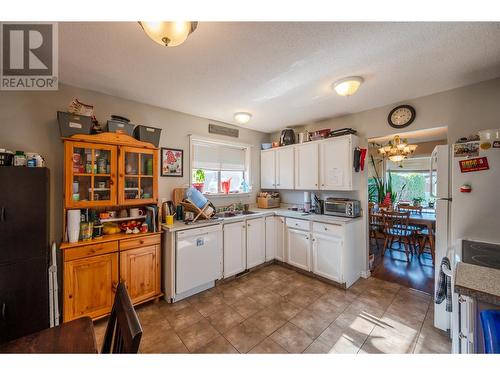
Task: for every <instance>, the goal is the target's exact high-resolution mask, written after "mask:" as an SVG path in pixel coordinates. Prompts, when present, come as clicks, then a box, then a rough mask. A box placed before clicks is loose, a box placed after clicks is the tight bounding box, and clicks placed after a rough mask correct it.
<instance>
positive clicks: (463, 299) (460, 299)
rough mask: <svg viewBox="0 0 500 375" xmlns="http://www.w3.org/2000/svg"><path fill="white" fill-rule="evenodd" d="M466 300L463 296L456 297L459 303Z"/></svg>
mask: <svg viewBox="0 0 500 375" xmlns="http://www.w3.org/2000/svg"><path fill="white" fill-rule="evenodd" d="M466 301H467V300H466V299H465V298H464V297H462V296H459V297H458V302H459V303H464V302H466Z"/></svg>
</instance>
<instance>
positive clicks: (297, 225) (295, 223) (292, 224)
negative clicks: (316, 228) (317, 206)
mask: <svg viewBox="0 0 500 375" xmlns="http://www.w3.org/2000/svg"><path fill="white" fill-rule="evenodd" d="M286 225H287V226H288V227H289V228H294V229H299V230H310V229H311V226H310V223H309V221H307V220H298V219H290V218H287V219H286Z"/></svg>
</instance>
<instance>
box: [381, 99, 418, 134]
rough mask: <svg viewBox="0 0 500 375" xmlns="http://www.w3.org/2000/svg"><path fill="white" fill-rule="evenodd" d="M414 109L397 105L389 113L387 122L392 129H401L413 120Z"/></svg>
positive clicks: (409, 106)
mask: <svg viewBox="0 0 500 375" xmlns="http://www.w3.org/2000/svg"><path fill="white" fill-rule="evenodd" d="M415 114H416V113H415V108H413V107H412V106H411V105H406V104H404V105H399V106H397V107H396V108H394V109H393V110H392V111H391V112H389V116H387V121H388V122H389V125H391V126H392V127H393V128H396V129H401V128H405V127H407V126H408V125H410V124H411V123H412V122H413V120H415Z"/></svg>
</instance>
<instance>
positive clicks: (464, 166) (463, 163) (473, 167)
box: [459, 156, 490, 173]
mask: <svg viewBox="0 0 500 375" xmlns="http://www.w3.org/2000/svg"><path fill="white" fill-rule="evenodd" d="M459 163H460V172H462V173H466V172H476V171H484V170H487V169H490V166H489V165H488V158H486V157H484V156H483V157H481V158H475V159H465V160H460V161H459Z"/></svg>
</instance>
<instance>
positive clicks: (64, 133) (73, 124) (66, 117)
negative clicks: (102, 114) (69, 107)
mask: <svg viewBox="0 0 500 375" xmlns="http://www.w3.org/2000/svg"><path fill="white" fill-rule="evenodd" d="M57 122H59V130H60V132H61V137H70V136H72V135H74V134H90V132H91V131H92V118H91V117H89V116H83V115H76V114H74V113H69V112H61V111H57Z"/></svg>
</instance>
